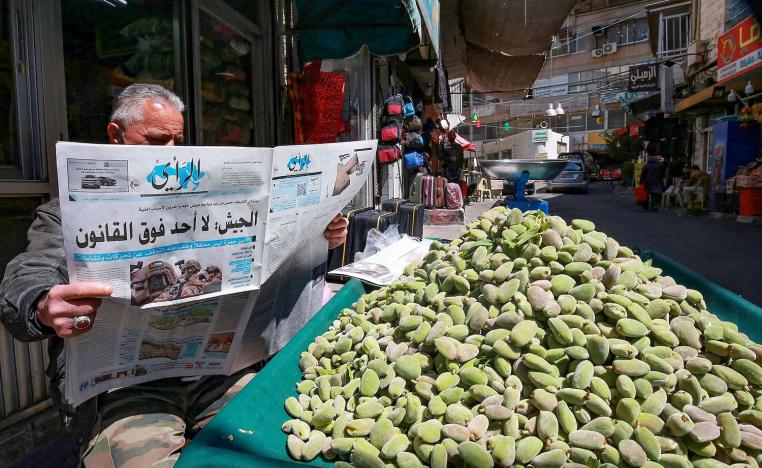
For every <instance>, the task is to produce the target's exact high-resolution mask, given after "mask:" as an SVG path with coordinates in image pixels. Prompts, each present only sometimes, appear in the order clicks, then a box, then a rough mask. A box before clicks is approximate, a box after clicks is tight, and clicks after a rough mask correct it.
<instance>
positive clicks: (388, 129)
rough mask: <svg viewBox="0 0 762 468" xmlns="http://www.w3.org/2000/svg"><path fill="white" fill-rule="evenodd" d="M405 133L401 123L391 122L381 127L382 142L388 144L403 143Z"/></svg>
mask: <svg viewBox="0 0 762 468" xmlns="http://www.w3.org/2000/svg"><path fill="white" fill-rule="evenodd" d="M403 136H404V131H403V130H402V125H401V124H400V123H399V122H389V123H388V124H386V125H384V126H383V127H381V141H382V142H384V143H387V144H396V143H399V142H401V141H402V138H403Z"/></svg>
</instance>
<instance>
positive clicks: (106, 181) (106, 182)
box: [98, 177, 116, 187]
mask: <svg viewBox="0 0 762 468" xmlns="http://www.w3.org/2000/svg"><path fill="white" fill-rule="evenodd" d="M98 182H100V184H101V187H113V186H114V185H116V179H112V178H111V177H98Z"/></svg>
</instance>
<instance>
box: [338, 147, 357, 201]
mask: <svg viewBox="0 0 762 468" xmlns="http://www.w3.org/2000/svg"><path fill="white" fill-rule="evenodd" d="M358 162H359V158H358V157H357V155H356V154H355V155H354V156H352V157H351V158H349V160H348V161H347V163H346V164H341V163H339V165H338V166H337V167H336V183H335V184H334V185H333V195H334V196H336V195H338V194H340V193H341V192H343V191H344V190H346V189H347V187H349V183H350V182H351V181H350V179H349V175H350V174H352V173H353V172H354V171H355V170H357V163H358Z"/></svg>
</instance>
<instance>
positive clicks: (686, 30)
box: [659, 13, 691, 57]
mask: <svg viewBox="0 0 762 468" xmlns="http://www.w3.org/2000/svg"><path fill="white" fill-rule="evenodd" d="M690 16H691V15H690V13H679V14H676V15H662V17H661V21H660V22H659V57H671V56H674V55H682V54H685V53H686V52H687V51H688V40H689V38H690V29H691V23H690Z"/></svg>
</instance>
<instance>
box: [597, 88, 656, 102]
mask: <svg viewBox="0 0 762 468" xmlns="http://www.w3.org/2000/svg"><path fill="white" fill-rule="evenodd" d="M649 94H650V93H648V92H647V91H638V92H630V91H618V92H615V91H604V92H602V93H601V102H602V103H603V104H611V103H614V102H618V103H620V104H625V103H630V102H632V101H637V100H638V99H641V98H644V97H646V96H648V95H649Z"/></svg>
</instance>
